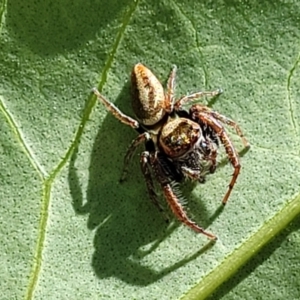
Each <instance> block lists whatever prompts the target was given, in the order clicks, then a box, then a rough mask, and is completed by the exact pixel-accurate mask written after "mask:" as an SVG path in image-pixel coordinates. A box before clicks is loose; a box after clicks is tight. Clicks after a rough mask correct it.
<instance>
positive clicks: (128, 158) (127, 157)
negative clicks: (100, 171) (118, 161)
mask: <svg viewBox="0 0 300 300" xmlns="http://www.w3.org/2000/svg"><path fill="white" fill-rule="evenodd" d="M149 139H150V134H149V133H148V132H144V133H142V134H140V135H138V136H137V137H136V138H135V139H134V140H133V141H132V142H131V144H130V146H129V148H128V150H127V152H126V155H125V157H124V164H123V171H122V175H121V178H120V182H123V181H124V180H125V178H126V175H127V173H128V165H129V162H130V161H131V159H132V156H133V154H134V152H135V149H136V148H137V147H138V146H139V145H140V144H141V143H142V142H145V141H148V140H149Z"/></svg>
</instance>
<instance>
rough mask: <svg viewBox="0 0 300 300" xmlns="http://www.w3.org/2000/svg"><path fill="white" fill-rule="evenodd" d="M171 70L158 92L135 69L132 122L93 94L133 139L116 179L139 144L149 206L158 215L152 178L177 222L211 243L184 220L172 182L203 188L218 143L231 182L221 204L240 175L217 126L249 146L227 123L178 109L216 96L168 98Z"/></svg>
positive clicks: (195, 108) (199, 109)
mask: <svg viewBox="0 0 300 300" xmlns="http://www.w3.org/2000/svg"><path fill="white" fill-rule="evenodd" d="M175 76H176V67H175V66H174V67H173V69H172V71H171V73H170V76H169V79H168V82H167V90H166V91H164V89H163V87H162V85H161V83H160V82H159V80H158V79H157V78H156V77H155V75H154V74H153V73H152V72H151V71H150V70H149V69H148V68H146V67H145V66H144V65H142V64H140V63H139V64H136V65H135V66H134V67H133V70H132V74H131V85H132V108H133V111H134V113H135V115H136V119H137V120H138V121H137V120H135V119H133V118H131V117H129V116H127V115H125V114H123V113H122V112H121V111H120V110H119V109H118V108H117V107H116V106H115V105H114V104H112V103H111V102H109V101H108V100H107V99H105V97H103V96H102V95H101V94H100V93H99V91H98V90H97V89H96V88H94V89H93V92H94V93H95V95H96V96H97V97H98V98H99V100H100V101H101V102H102V103H103V104H104V105H105V106H106V108H107V109H108V110H109V111H110V112H111V113H112V114H113V115H114V116H115V117H116V118H117V119H118V120H120V121H121V122H122V123H124V124H126V125H129V126H131V127H132V128H134V129H136V130H137V131H138V133H139V135H138V136H137V138H136V139H134V140H133V141H132V143H131V145H130V147H129V149H128V151H127V153H126V155H125V159H124V170H123V174H122V179H124V177H125V175H126V173H127V167H128V164H129V162H130V160H131V158H132V156H133V153H134V151H135V149H136V148H137V146H138V145H139V144H141V143H145V151H144V152H143V153H142V154H141V158H140V163H141V168H142V173H143V175H144V178H145V181H146V185H147V189H148V192H149V195H150V198H151V200H152V201H153V203H154V204H155V205H156V206H157V207H158V208H159V210H163V209H162V207H161V205H160V203H159V201H158V199H157V195H156V193H155V189H154V183H153V180H152V175H151V174H154V176H155V177H156V179H157V181H158V183H159V185H160V186H161V188H162V191H163V194H164V196H165V198H166V201H167V203H168V205H169V207H170V208H171V210H172V212H173V213H174V215H175V216H176V217H177V218H178V220H179V221H181V222H182V223H184V224H185V225H187V226H188V227H190V228H192V229H193V230H195V231H196V232H200V233H202V234H205V235H206V236H207V237H209V238H210V239H212V240H216V239H217V238H216V236H215V235H214V234H212V233H209V232H207V231H205V230H204V229H203V228H201V227H200V226H198V225H197V224H196V223H195V222H193V221H192V220H191V219H190V218H189V217H188V215H187V214H186V212H185V210H184V208H183V206H182V204H181V203H180V201H179V199H178V197H177V196H176V193H175V192H174V189H173V182H178V181H180V180H181V179H183V178H184V177H188V178H190V179H192V180H197V181H199V182H203V181H204V178H205V175H206V174H207V173H213V172H214V171H215V169H216V166H217V154H218V146H219V142H221V143H222V144H223V146H224V148H225V151H226V153H227V156H228V158H229V161H230V163H231V164H232V166H233V168H234V172H233V177H232V179H231V181H230V183H229V187H228V190H227V192H226V194H225V196H224V198H223V201H222V203H223V204H226V202H227V200H228V198H229V196H230V193H231V191H232V188H233V186H234V184H235V182H236V179H237V177H238V175H239V172H240V168H241V166H240V162H239V155H238V153H237V151H236V149H235V148H234V146H233V144H232V142H231V140H230V138H229V137H228V135H227V133H226V131H225V128H224V127H223V125H222V123H224V124H226V125H229V126H232V127H233V128H234V129H235V130H236V133H237V134H238V135H239V136H240V137H241V139H242V141H243V144H244V146H245V147H249V143H248V141H247V140H246V138H245V137H244V136H243V133H242V131H241V129H240V127H239V126H238V125H237V124H236V123H235V122H234V121H232V120H230V119H228V118H227V117H225V116H223V115H221V114H219V113H217V112H215V111H213V110H212V109H211V108H209V107H207V106H205V105H201V104H194V105H192V106H191V107H190V109H189V111H185V110H184V109H183V108H182V107H183V105H185V104H188V103H190V102H192V101H193V100H195V99H198V98H200V97H202V96H216V95H219V94H220V93H221V90H216V91H212V92H197V93H193V94H190V95H187V96H183V97H181V98H179V99H177V100H176V99H175V97H174V86H175Z"/></svg>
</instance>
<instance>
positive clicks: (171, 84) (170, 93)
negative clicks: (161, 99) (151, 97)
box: [165, 65, 177, 113]
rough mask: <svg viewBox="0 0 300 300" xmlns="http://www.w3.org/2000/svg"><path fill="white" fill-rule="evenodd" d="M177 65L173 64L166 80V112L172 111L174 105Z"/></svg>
mask: <svg viewBox="0 0 300 300" xmlns="http://www.w3.org/2000/svg"><path fill="white" fill-rule="evenodd" d="M176 71H177V67H176V66H175V65H174V66H173V68H172V70H171V73H170V75H169V78H168V82H167V92H166V99H165V110H166V112H168V113H171V112H172V111H173V106H174V90H175V77H176Z"/></svg>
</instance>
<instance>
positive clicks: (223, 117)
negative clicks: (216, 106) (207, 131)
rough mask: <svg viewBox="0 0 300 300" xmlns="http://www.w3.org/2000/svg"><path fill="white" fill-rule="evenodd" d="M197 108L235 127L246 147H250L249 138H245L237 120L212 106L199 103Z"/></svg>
mask: <svg viewBox="0 0 300 300" xmlns="http://www.w3.org/2000/svg"><path fill="white" fill-rule="evenodd" d="M197 109H198V111H201V112H205V113H206V114H208V115H211V116H212V117H213V118H215V119H217V120H219V121H220V122H222V123H224V124H226V125H228V126H231V127H233V128H234V129H235V131H236V133H237V135H238V136H239V137H240V138H241V140H242V142H243V144H244V147H245V148H249V147H250V144H249V142H248V140H247V139H246V138H245V136H244V134H243V132H242V130H241V128H240V126H239V125H238V124H237V123H236V122H234V121H233V120H231V119H229V118H227V117H225V116H224V115H222V114H220V113H218V112H216V111H214V110H212V109H211V108H209V107H207V106H204V105H200V104H199V105H197Z"/></svg>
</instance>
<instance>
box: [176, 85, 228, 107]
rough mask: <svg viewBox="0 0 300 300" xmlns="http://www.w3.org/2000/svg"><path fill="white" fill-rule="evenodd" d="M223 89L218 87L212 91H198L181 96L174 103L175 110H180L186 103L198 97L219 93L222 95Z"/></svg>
mask: <svg viewBox="0 0 300 300" xmlns="http://www.w3.org/2000/svg"><path fill="white" fill-rule="evenodd" d="M222 93H223V91H222V90H221V89H217V90H215V91H211V92H205V91H203V92H197V93H193V94H190V95H186V96H183V97H181V98H179V99H178V100H177V101H176V102H175V104H174V108H175V110H180V109H181V107H182V106H183V105H185V104H188V103H189V102H191V101H193V100H196V99H198V98H201V97H203V96H212V97H214V96H217V95H220V94H222Z"/></svg>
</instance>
